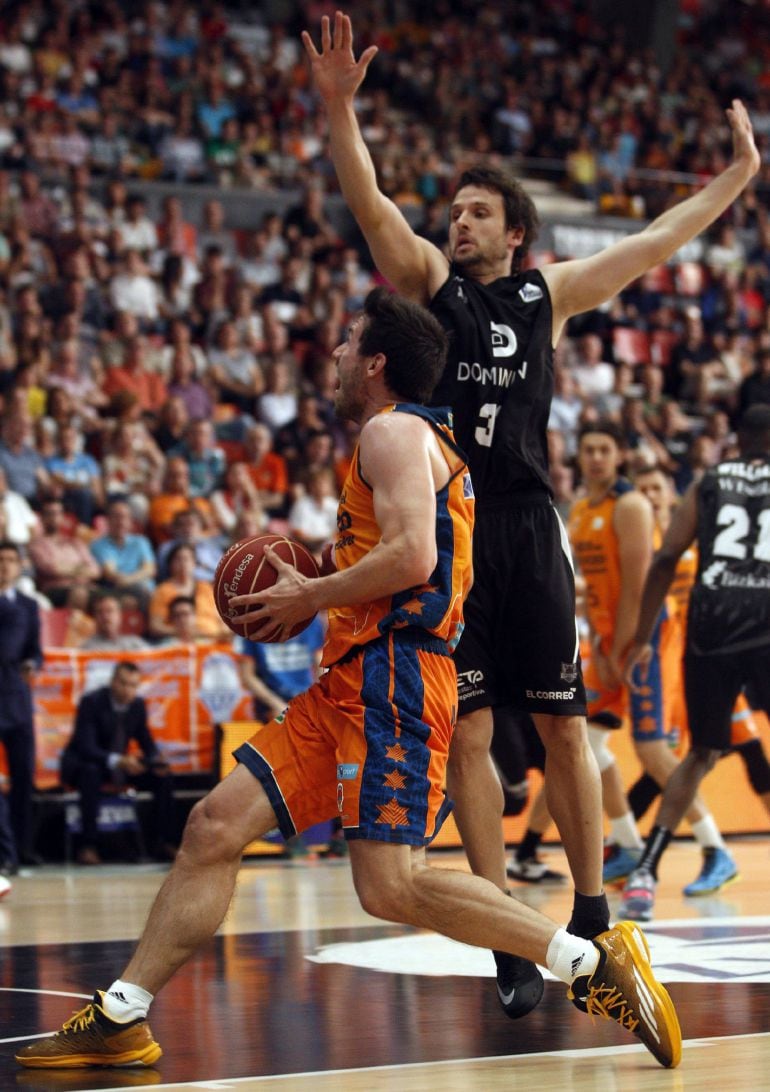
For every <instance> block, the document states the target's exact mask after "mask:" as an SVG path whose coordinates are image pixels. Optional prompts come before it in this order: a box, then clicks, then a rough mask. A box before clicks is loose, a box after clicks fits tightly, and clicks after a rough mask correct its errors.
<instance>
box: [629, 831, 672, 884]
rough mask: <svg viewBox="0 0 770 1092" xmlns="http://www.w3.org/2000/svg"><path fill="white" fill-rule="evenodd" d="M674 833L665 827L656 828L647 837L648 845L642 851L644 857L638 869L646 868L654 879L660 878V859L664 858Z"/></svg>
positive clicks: (641, 858)
mask: <svg viewBox="0 0 770 1092" xmlns="http://www.w3.org/2000/svg"><path fill="white" fill-rule="evenodd" d="M671 837H672V832H671V831H670V830H666V828H665V827H659V826H654V827H653V828H652V830H651V831H650V833H649V835H648V836H647V844H646V845H645V847H644V850H643V851H642V856H641V857H640V858H639V864H638V865H637V866H636V867H637V868H644V869H646V870H647V871H648V872H651V873H652V875H653V878H654V879H656V880H657V878H658V865H659V864H660V859H661V857H662V856H663V854H664V852H665V850H666V846H667V845H668V843H669V842H670V841H671Z"/></svg>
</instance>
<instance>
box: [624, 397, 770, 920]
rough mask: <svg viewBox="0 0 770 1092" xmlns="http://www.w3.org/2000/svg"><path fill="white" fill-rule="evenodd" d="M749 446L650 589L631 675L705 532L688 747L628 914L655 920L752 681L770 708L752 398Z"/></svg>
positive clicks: (762, 468)
mask: <svg viewBox="0 0 770 1092" xmlns="http://www.w3.org/2000/svg"><path fill="white" fill-rule="evenodd" d="M738 443H739V445H740V451H741V454H740V456H739V458H737V459H728V460H727V461H725V462H723V463H720V464H719V465H718V466H716V467H714V469H713V470H707V471H706V473H705V475H704V476H703V478H702V479H701V480H700V482H697V483H695V484H694V485H692V486H691V487H690V489H689V490H688V492H687V493H686V494H685V497H684V500H683V501H682V503H681V505H680V506H679V507H678V508H677V509H676V511H675V512H674V514H673V516H672V519H671V524H670V526H669V529H668V532H667V533H666V537H665V539H664V540H663V545H662V546H661V548H660V550H659V551H658V552H657V554H656V555H655V558H654V559H653V562H652V565H651V567H650V570H649V572H648V574H647V580H646V582H645V585H644V590H643V592H642V606H641V610H640V612H639V622H638V624H637V629H636V635H635V637H634V643H633V645H632V646H631V648H630V650H629V654H628V662H627V668H626V672H627V677H628V675H629V674H630V672H631V671H632V670H633V667H634V665H635V664H637V663H644V662H645V660H646V658H647V656H648V647H649V646H648V641H649V639H650V634H651V633H652V629H653V626H654V622H655V618H656V617H657V612H658V611H659V610H660V606H661V604H662V602H663V599H664V596H665V594H666V592H667V591H668V589H669V586H670V584H671V581H672V579H673V576H674V570H675V569H676V565H677V562H678V561H679V558H680V557H681V556H682V554H683V553H684V552H685V550H686V549H688V547H689V546H691V545H692V543H693V542H694V541H695V540H696V539H697V542H698V552H699V559H698V575H697V577H696V578H695V583H694V585H693V589H692V593H691V595H690V605H689V609H688V611H687V643H686V646H685V656H684V692H685V701H686V702H687V717H688V720H689V723H690V738H691V745H690V750H689V752H688V754H687V755H686V756H685V758H684V760H683V761H682V762H681V763H680V765H679V766H678V767H677V769H676V770H675V771H674V773H673V774H672V775H671V777H670V778H669V780H668V783H667V784H666V787H665V789H664V792H663V799H662V800H661V803H660V807H659V809H658V815H657V818H656V820H655V826H654V827H653V828H652V830H651V832H650V835H649V837H648V839H647V845H646V846H645V849H644V852H643V853H642V857H641V860H640V861H639V864H638V866H637V868H636V869H635V870H634V871H633V872H632V873H631V875H630V876H629V877H628V880H627V881H626V886H625V890H624V892H623V907H624V910H625V911H626V913H627V914H629V915H630V916H632V917H634V918H637V919H639V920H641V921H649V919H650V918H651V917H652V910H653V905H654V901H655V885H656V879H657V870H658V862H659V861H660V858H661V856H662V855H663V851H664V850H665V848H666V846H667V845H668V843H669V841H670V840H671V836H672V834H673V833H674V831H675V830H676V828H677V826H678V825H679V823H680V821H681V819H682V816H683V815H684V813H685V812H686V811H687V808H688V807H689V806H690V804H691V803H692V801H693V799H694V798H695V794H696V792H697V791H698V786H699V784H700V783H701V781H702V780H703V778H704V777H705V776H706V774H707V773H708V772H709V770H710V769H711V768H712V766H713V765H714V763H715V762H716V761H717V759H718V758H719V757H720V756H721V755H722V753H723V752H724V751H727V750H729V748H730V728H731V718H732V711H733V707H734V705H735V701H736V699H737V697H738V695H739V694H740V692H741V690H742V689H743V688H744V687H745V686H750V687H751V694H752V700H753V702H754V704H755V705H756V706H757V707H758V708H760V709H763V710H764V711H765V712H766V713H770V406H764V405H762V406H752V407H751V408H750V409H748V410H747V411H746V413H745V414H744V415H743V417H742V418H741V421H740V424H739V427H738Z"/></svg>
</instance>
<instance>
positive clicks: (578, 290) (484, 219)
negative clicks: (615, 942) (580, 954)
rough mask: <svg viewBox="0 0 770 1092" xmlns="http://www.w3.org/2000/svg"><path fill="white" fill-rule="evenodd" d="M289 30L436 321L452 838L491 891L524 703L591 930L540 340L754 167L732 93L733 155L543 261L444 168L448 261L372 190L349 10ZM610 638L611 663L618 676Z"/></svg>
mask: <svg viewBox="0 0 770 1092" xmlns="http://www.w3.org/2000/svg"><path fill="white" fill-rule="evenodd" d="M303 42H304V45H305V49H306V51H307V53H308V56H309V58H310V63H311V67H312V72H313V77H314V82H315V86H316V88H317V90H318V92H319V94H320V96H321V98H322V99H323V102H324V104H325V108H326V112H327V116H328V119H329V136H330V148H331V154H332V159H333V162H334V166H335V169H336V172H337V175H338V178H339V182H340V186H341V189H342V193H343V196H344V197H345V200H346V202H347V204H348V206H349V208H350V210H351V212H352V214H353V216H354V217H355V219H356V220H357V222H358V224H359V226H360V228H361V230H362V231H363V234H364V236H365V238H366V241H367V243H368V245H369V247H370V250H371V253H372V257H373V259H374V262H375V264H376V265H377V268H378V269H379V270H380V272H381V273H382V274H383V276H384V277H386V278H387V280H388V281H389V282H390V283H391V284H392V285H393V286H394V288H395V289H396V290H397V291H399V292H401V293H403V294H404V295H405V296H408V297H409V298H411V299H413V300H416V301H419V302H420V303H423V304H427V305H428V306H429V307H430V309H431V310H432V311H433V312H434V313H435V314H436V315H437V317H438V318H439V319H440V321H441V322H442V323H443V324H444V326H445V327H446V328H447V329H449V330H450V331H451V334H452V337H451V347H450V354H449V360H448V364H447V369H446V371H445V374H444V377H443V379H442V381H441V383H440V384H439V388H438V389H437V392H436V398H438V399H439V400H441V401H445V402H448V403H449V404H450V405H451V406H452V409H453V411H454V414H455V420H454V429H455V435H456V436H457V439H458V442H459V443H460V445H461V446H462V447H463V449H464V450H465V452H466V454H467V456H468V462H469V466H470V469H471V476H472V478H473V481H474V489H475V493H476V501H477V503H476V529H475V532H474V573H475V582H474V587H473V590H472V592H471V594H470V596H469V598H468V600H467V601H466V610H465V618H466V630H465V633H464V634H463V637H462V639H461V641H460V645H459V647H458V650H457V668H458V674H459V679H460V686H459V695H458V696H459V712H460V717H459V721H458V725H457V730H456V732H455V735H454V739H453V742H452V749H451V752H450V763H449V771H448V774H447V780H448V788H449V792H450V795H451V797H452V798H453V800H454V802H455V808H456V811H455V814H456V818H457V825H458V828H459V830H460V834H461V837H462V840H463V845H464V848H465V851H466V853H467V855H468V860H469V862H470V865H471V868H472V869H473V871H474V872H475V873H477V874H478V875H482V876H484V877H486V878H487V879H489V880H491V881H492V882H493V883H496V884H497V885H498V886H499V887H501V888H505V885H506V875H505V848H504V845H503V838H502V824H501V816H502V808H503V799H502V790H501V787H500V782H499V779H498V777H497V773H496V771H495V768H494V765H493V763H492V760H491V758H490V754H489V748H490V742H491V738H492V714H491V709H492V707H494V706H496V705H499V704H508V705H511V706H513V707H514V708H517V709H519V710H522V711H523V712H528V713H530V714H531V715H532V716H533V718H534V720H535V723H536V726H537V729H538V732H539V733H540V736H541V738H542V740H543V743H544V745H545V748H546V755H547V758H546V786H547V793H548V804H549V808H550V811H551V814H552V816H553V818H554V820H555V822H556V824H557V826H558V828H559V833H560V835H561V839H562V842H563V845H564V848H565V851H566V854H567V858H568V860H569V864H570V869H571V872H572V877H573V880H574V884H575V903H574V907H573V914H572V920H571V923H570V929H571V930H573V931H574V932H576V933H579V934H580V935H582V936H584V937H592V936H594V935H596V934H597V933H599V932H601V931H602V930H603V929H605V928H606V926H607V923H608V920H609V909H608V906H607V900H606V897H605V895H604V893H603V889H602V833H603V831H602V808H601V785H600V780H599V774H598V770H597V766H596V762H595V760H594V757H593V754H592V752H591V750H590V747H589V745H588V741H587V734H586V725H585V716H584V714H585V704H584V690H583V684H582V678H581V672H580V660H579V654H578V650H577V631H576V625H575V604H574V576H573V571H572V565H571V559H570V555H569V547H568V545H567V541H566V535H565V534H564V529H563V527H562V525H561V522H560V520H559V518H558V515H557V513H556V509H555V508H554V506H553V503H552V496H551V489H550V484H549V478H548V463H547V451H546V424H547V420H548V411H549V407H550V402H551V397H552V392H553V360H552V353H553V346H554V345H555V344H556V342H557V341H558V339H559V337H560V336H561V333H562V331H563V329H564V326H565V324H566V322H567V320H568V319H569V318H570V317H571V316H573V315H576V314H578V313H580V312H582V311H587V310H590V309H591V308H594V307H597V306H598V305H599V304H601V303H603V302H604V301H606V300H608V299H610V298H611V297H612V296H613V295H615V294H616V293H617V292H619V291H620V290H621V289H622V288H623V287H625V286H626V285H627V284H629V283H630V282H631V281H633V280H635V279H636V278H638V277H640V276H641V275H642V274H643V273H644V272H646V271H647V270H648V269H650V268H652V267H653V266H655V265H658V264H660V263H661V262H664V261H666V260H667V259H668V258H670V257H671V256H672V255H673V254H674V253H675V252H676V251H677V250H678V249H679V247H680V246H682V245H683V244H684V243H685V242H687V241H688V240H690V239H691V238H693V237H694V236H695V235H697V234H698V233H699V232H701V231H703V230H704V229H705V228H706V227H707V226H708V225H709V224H710V223H712V222H713V221H714V220H715V219H716V218H717V217H718V216H719V215H720V214H721V213H722V212H723V211H724V210H725V209H726V208H727V207H728V206H729V205H730V204H731V202H732V201H733V200H734V199H735V198H736V197H737V196H738V195H739V193H740V192H741V191H742V190H743V188H744V187H745V186H746V184H747V183H748V182H749V180H750V179H751V177H752V176H753V175H754V174H755V173H756V171H757V170H758V168H759V155H758V153H757V150H756V147H755V145H754V139H753V135H752V129H751V124H750V121H749V118H748V115H747V113H746V110H745V109H744V107H743V105H742V104H741V103H740V102H738V101H734V102H733V105H732V108H731V109H730V110H728V111H727V118H728V121H729V124H730V128H731V130H732V137H733V146H734V158H733V162H732V163H731V165H730V166H729V167H728V168H727V169H726V170H725V171H724V172H723V173H722V174H720V175H719V176H718V177H717V178H715V179H714V180H713V181H712V182H710V183H709V185H708V186H706V187H705V188H704V189H703V190H701V191H700V192H699V193H698V194H696V195H695V196H694V197H691V198H689V199H688V200H686V201H684V202H682V203H681V204H679V205H677V206H675V207H674V208H672V209H669V210H668V211H667V212H665V213H664V214H663V215H662V216H660V217H659V218H658V219H657V220H655V221H654V222H653V223H652V224H650V225H649V227H647V228H646V229H645V230H644V231H641V232H639V234H637V235H634V236H630V237H628V238H626V239H624V240H623V241H621V242H619V243H616V244H615V245H613V246H611V247H609V248H607V249H606V250H604V251H602V252H601V253H599V254H596V255H594V256H593V257H590V258H586V259H582V260H577V261H565V262H558V263H554V264H553V265H550V266H547V267H545V268H544V269H543V270H542V271H530V272H526V273H521V272H520V266H521V259H522V257H523V256H524V254H525V253H526V251H527V248H528V246H529V244H530V243H531V241H532V239H533V238H534V235H535V233H536V230H537V215H536V212H535V209H534V206H533V204H532V202H531V200H530V199H529V197H528V196H527V195H526V194H525V192H524V191H523V189H522V188H521V187H520V186H519V185H518V183H516V182H515V181H514V180H513V179H511V178H509V177H508V176H506V175H505V174H503V173H502V172H499V171H494V170H485V169H478V170H473V171H471V172H469V173H467V174H466V175H464V176H463V177H462V178H461V179H460V184H459V186H458V189H457V192H456V193H455V196H454V199H453V202H452V206H451V211H450V228H449V252H450V257H451V265H450V261H449V259H448V258H447V257H446V255H444V254H443V253H442V252H441V251H440V250H439V249H438V248H437V247H436V246H434V245H433V244H432V243H430V242H429V241H428V240H426V239H422V238H420V237H418V236H417V235H415V234H414V232H413V231H412V229H411V228H410V227H409V225H408V223H407V222H406V220H405V219H404V217H403V215H402V213H401V211H400V210H399V209H398V207H397V206H396V205H395V204H394V203H393V202H392V201H390V200H389V199H388V198H387V197H385V195H384V194H382V193H381V192H380V190H379V188H378V186H377V178H376V173H375V170H374V165H373V163H372V159H371V156H370V155H369V152H368V149H367V147H366V144H365V142H364V139H363V137H362V135H361V131H360V128H359V125H358V122H357V119H356V113H355V101H354V100H355V94H356V92H357V90H358V88H359V86H360V85H361V83H362V81H363V79H364V77H365V75H366V71H367V68H368V66H369V64H370V62H371V61H372V59H373V57H374V56H375V54H376V52H377V49H376V47H374V46H370V47H369V48H368V49H366V50H364V52H363V53H362V54H361V56H360V57H359V59H358V60H356V58H355V56H354V53H353V40H352V27H351V22H350V19H349V17H348V16H346V15H343V14H342V13H341V12H337V14H336V16H335V18H334V21H333V24H332V22H331V21H330V20H329V19H328V18H327V17H324V18H323V19H322V25H321V52H320V53H319V52H318V51H317V49H316V48H315V46H314V44H313V41H312V39H311V37H310V35H309V34H308V33H305V34H303ZM622 651H623V650H620V649H618V650H615V653H616V654H615V656H614V658H613V660H612V662H611V664H610V667H611V669H612V670H613V671H615V672H616V674H617V676H618V681H620V678H621V672H622V668H621V658H622V657H621V653H622ZM496 959H497V967H498V995H499V997H500V1000H501V1003H502V1004H503V1007H504V1009H505V1010H506V1012H507V1013H508V1015H510V1016H521V1015H523V1014H524V1013H526V1012H528V1011H529V1010H530V1009H531V1008H532V1007H533V1006H534V1005H535V1004H537V1001H538V1000H539V997H540V995H541V993H542V980H541V978H540V975H539V972H538V971H537V969H536V967H534V965H532V964H527V963H526V962H525V961H516V960H515V959H514V958H513V957H509V956H505V957H503V956H500V955H499V954H497V953H496Z"/></svg>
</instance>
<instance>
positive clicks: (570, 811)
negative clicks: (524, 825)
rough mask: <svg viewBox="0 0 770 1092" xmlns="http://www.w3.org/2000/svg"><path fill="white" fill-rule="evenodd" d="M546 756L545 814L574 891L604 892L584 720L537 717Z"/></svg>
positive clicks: (598, 804)
mask: <svg viewBox="0 0 770 1092" xmlns="http://www.w3.org/2000/svg"><path fill="white" fill-rule="evenodd" d="M533 720H534V722H535V725H536V727H537V730H538V732H539V733H540V738H541V739H542V741H543V745H544V747H545V750H546V760H545V787H546V793H547V795H548V808H549V810H550V812H551V815H552V816H553V819H554V822H555V823H556V826H557V827H558V829H559V834H560V835H561V840H562V844H563V846H564V850H565V852H566V854H567V860H568V861H569V865H570V870H571V872H572V879H573V880H574V883H575V888H576V890H578V891H580V892H581V894H583V895H599V894H600V893H601V891H602V839H603V830H602V789H601V779H600V777H599V769H598V767H597V765H596V759H595V758H594V756H593V752H592V751H591V748H590V747H589V745H588V733H587V731H586V722H585V719H584V718H583V717H576V716H574V717H557V716H553V715H552V714H548V713H535V714H533Z"/></svg>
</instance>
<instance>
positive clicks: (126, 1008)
mask: <svg viewBox="0 0 770 1092" xmlns="http://www.w3.org/2000/svg"><path fill="white" fill-rule="evenodd" d="M103 996H104V1001H103V1003H102V1004H103V1008H104V1011H105V1012H106V1013H107V1015H108V1016H109V1017H110V1019H111V1020H119V1021H120V1023H121V1024H125V1023H128V1021H129V1020H140V1019H143V1018H144V1017H145V1016H146V1015H147V1013H148V1012H149V1010H150V1005H151V1003H152V997H153V995H152V994H151V993H148V992H147V990H143V989H142V987H141V986H135V985H134V984H133V982H122V981H121V979H119V978H118V979H116V980H115V981H114V982H113V983H112V985H111V986H110V988H109V989H108V990H107V992H106V993H105V994H104V995H103Z"/></svg>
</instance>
